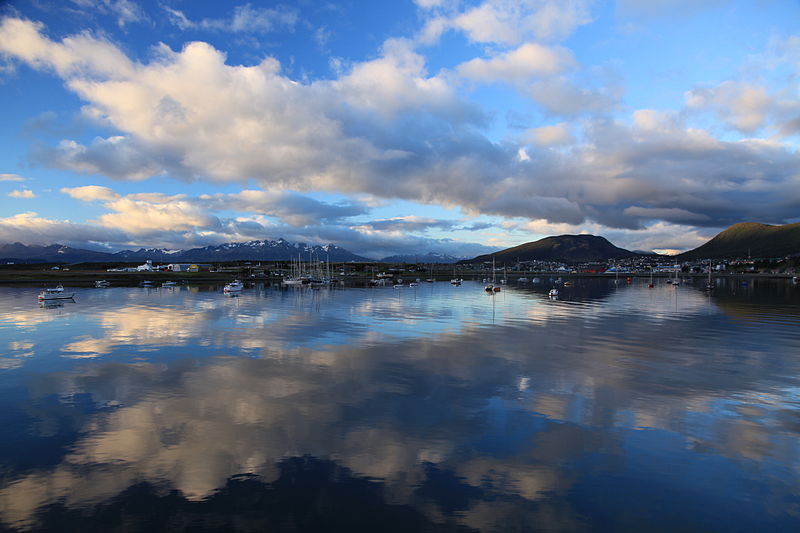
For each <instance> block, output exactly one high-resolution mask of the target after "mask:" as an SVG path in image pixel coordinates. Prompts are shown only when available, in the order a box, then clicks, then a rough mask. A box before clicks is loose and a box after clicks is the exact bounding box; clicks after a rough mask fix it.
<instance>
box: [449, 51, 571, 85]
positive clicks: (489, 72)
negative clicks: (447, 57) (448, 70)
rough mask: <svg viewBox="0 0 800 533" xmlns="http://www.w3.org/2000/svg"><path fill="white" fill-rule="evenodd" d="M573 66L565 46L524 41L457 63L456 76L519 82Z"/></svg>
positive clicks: (550, 74)
mask: <svg viewBox="0 0 800 533" xmlns="http://www.w3.org/2000/svg"><path fill="white" fill-rule="evenodd" d="M574 65H575V60H574V59H573V57H572V54H571V53H570V51H569V50H567V49H566V48H561V47H548V46H543V45H540V44H536V43H526V44H523V45H522V46H520V47H519V48H517V49H515V50H512V51H510V52H506V53H503V54H500V55H498V56H496V57H494V58H492V59H480V58H476V59H472V60H470V61H467V62H465V63H462V64H461V65H459V66H458V68H457V71H458V73H459V74H460V75H462V76H464V77H467V78H471V79H474V80H479V81H495V80H500V81H507V82H522V81H526V80H529V79H530V78H532V77H535V76H552V75H554V74H558V73H560V72H563V71H564V70H566V69H568V68H571V67H573V66H574Z"/></svg>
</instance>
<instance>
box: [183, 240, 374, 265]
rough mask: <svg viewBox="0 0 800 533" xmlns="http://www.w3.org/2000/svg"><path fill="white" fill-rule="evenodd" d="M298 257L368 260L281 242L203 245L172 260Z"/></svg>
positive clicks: (328, 246)
mask: <svg viewBox="0 0 800 533" xmlns="http://www.w3.org/2000/svg"><path fill="white" fill-rule="evenodd" d="M298 257H299V258H300V260H301V261H308V260H309V259H312V260H315V261H316V260H321V261H327V260H330V261H334V262H337V263H338V262H344V261H369V259H366V258H364V257H361V256H359V255H356V254H354V253H352V252H349V251H347V250H345V249H344V248H341V247H339V246H337V245H335V244H326V245H324V246H320V245H309V244H307V243H304V242H301V243H296V242H290V241H287V240H284V239H278V240H276V241H270V240H263V241H248V242H229V243H225V244H220V245H219V246H205V247H203V248H193V249H191V250H186V251H184V252H183V253H181V254H178V256H177V257H175V258H174V259H172V260H173V261H192V262H199V261H207V262H213V261H243V260H254V261H288V260H290V259H297V258H298Z"/></svg>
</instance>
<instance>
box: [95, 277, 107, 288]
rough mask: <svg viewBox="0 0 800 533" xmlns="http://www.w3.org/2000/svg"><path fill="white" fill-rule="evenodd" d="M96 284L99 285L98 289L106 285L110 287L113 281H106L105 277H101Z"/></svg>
mask: <svg viewBox="0 0 800 533" xmlns="http://www.w3.org/2000/svg"><path fill="white" fill-rule="evenodd" d="M94 286H95V287H97V288H98V289H103V288H105V287H110V286H111V282H108V281H106V280H104V279H99V280H97V281H95V282H94Z"/></svg>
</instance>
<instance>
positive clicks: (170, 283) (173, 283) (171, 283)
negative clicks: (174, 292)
mask: <svg viewBox="0 0 800 533" xmlns="http://www.w3.org/2000/svg"><path fill="white" fill-rule="evenodd" d="M177 285H178V282H177V281H165V282H164V283H162V284H161V286H162V287H177Z"/></svg>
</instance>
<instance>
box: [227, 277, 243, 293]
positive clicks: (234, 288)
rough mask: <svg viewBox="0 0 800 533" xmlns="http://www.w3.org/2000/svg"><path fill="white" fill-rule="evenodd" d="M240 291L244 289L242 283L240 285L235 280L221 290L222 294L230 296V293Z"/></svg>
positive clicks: (239, 282)
mask: <svg viewBox="0 0 800 533" xmlns="http://www.w3.org/2000/svg"><path fill="white" fill-rule="evenodd" d="M242 289H244V283H242V282H241V281H239V280H238V279H235V280H233V281H232V282H230V283H228V284H227V285H225V286H224V287H223V288H222V292H224V293H226V294H230V293H232V292H242Z"/></svg>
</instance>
